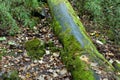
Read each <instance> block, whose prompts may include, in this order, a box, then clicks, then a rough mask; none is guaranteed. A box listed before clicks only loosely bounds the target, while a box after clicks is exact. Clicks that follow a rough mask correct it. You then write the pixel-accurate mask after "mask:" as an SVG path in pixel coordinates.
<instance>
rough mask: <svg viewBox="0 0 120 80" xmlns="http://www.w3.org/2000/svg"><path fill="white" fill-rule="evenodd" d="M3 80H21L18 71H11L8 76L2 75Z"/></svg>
mask: <svg viewBox="0 0 120 80" xmlns="http://www.w3.org/2000/svg"><path fill="white" fill-rule="evenodd" d="M2 79H3V80H21V79H20V78H19V76H18V71H16V70H14V71H10V72H8V73H7V74H5V73H4V74H3V75H2Z"/></svg>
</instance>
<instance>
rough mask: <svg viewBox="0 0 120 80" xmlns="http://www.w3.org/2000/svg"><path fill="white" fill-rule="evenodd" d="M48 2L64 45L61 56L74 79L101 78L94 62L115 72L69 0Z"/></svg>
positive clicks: (56, 31)
mask: <svg viewBox="0 0 120 80" xmlns="http://www.w3.org/2000/svg"><path fill="white" fill-rule="evenodd" d="M47 2H48V5H49V7H50V10H51V13H52V16H53V18H54V19H53V25H52V27H53V30H54V32H55V34H56V35H57V36H58V37H59V39H60V41H61V43H62V44H63V47H64V49H63V50H61V58H62V61H63V62H64V64H65V65H66V67H67V68H68V70H69V71H70V72H71V74H72V76H73V80H99V76H98V75H97V74H96V73H95V72H94V69H93V68H94V67H95V66H91V64H92V63H97V64H98V65H97V66H101V67H103V69H104V71H108V72H109V71H110V72H113V71H114V67H113V66H112V65H111V64H110V63H109V62H108V61H107V60H106V59H105V58H104V57H103V56H102V55H101V54H100V53H99V52H98V50H97V49H96V47H95V46H94V44H93V43H92V41H91V39H90V38H89V36H88V35H87V33H86V31H85V28H84V27H83V25H82V23H81V21H80V19H79V17H78V16H77V15H76V14H75V12H74V10H73V8H72V6H71V5H70V3H69V2H68V0H47Z"/></svg>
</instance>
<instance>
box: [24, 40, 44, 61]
mask: <svg viewBox="0 0 120 80" xmlns="http://www.w3.org/2000/svg"><path fill="white" fill-rule="evenodd" d="M25 48H26V50H27V51H28V53H27V54H28V55H29V56H30V57H32V58H34V59H39V58H40V57H42V56H43V55H44V54H45V49H44V48H45V45H44V42H43V41H41V40H39V39H37V38H36V39H32V40H29V41H27V42H26V43H25Z"/></svg>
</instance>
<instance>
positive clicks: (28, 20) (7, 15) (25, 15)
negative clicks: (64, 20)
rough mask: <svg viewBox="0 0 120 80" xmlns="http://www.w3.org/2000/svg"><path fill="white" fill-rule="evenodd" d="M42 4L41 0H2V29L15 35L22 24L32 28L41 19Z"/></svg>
mask: <svg viewBox="0 0 120 80" xmlns="http://www.w3.org/2000/svg"><path fill="white" fill-rule="evenodd" d="M42 6H43V5H42V2H41V0H0V30H2V31H3V32H6V34H7V35H14V34H15V33H18V32H19V30H20V29H19V27H21V25H23V26H29V27H30V28H32V27H33V26H35V25H36V23H37V22H38V21H39V17H40V14H41V11H42ZM36 15H37V16H36Z"/></svg>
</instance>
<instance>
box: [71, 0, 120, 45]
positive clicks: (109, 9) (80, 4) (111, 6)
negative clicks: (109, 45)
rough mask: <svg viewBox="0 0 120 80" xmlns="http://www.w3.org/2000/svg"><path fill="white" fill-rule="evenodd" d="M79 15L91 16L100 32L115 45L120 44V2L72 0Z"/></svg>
mask: <svg viewBox="0 0 120 80" xmlns="http://www.w3.org/2000/svg"><path fill="white" fill-rule="evenodd" d="M70 1H71V3H72V4H73V5H74V7H75V9H76V11H77V13H78V15H79V16H80V17H81V16H83V15H87V16H89V21H93V22H94V23H95V25H93V26H94V29H97V30H100V31H101V32H102V33H105V35H107V36H108V38H109V39H110V40H111V41H113V42H114V43H115V44H120V42H119V40H120V26H119V25H120V2H119V0H84V1H83V0H70Z"/></svg>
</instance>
